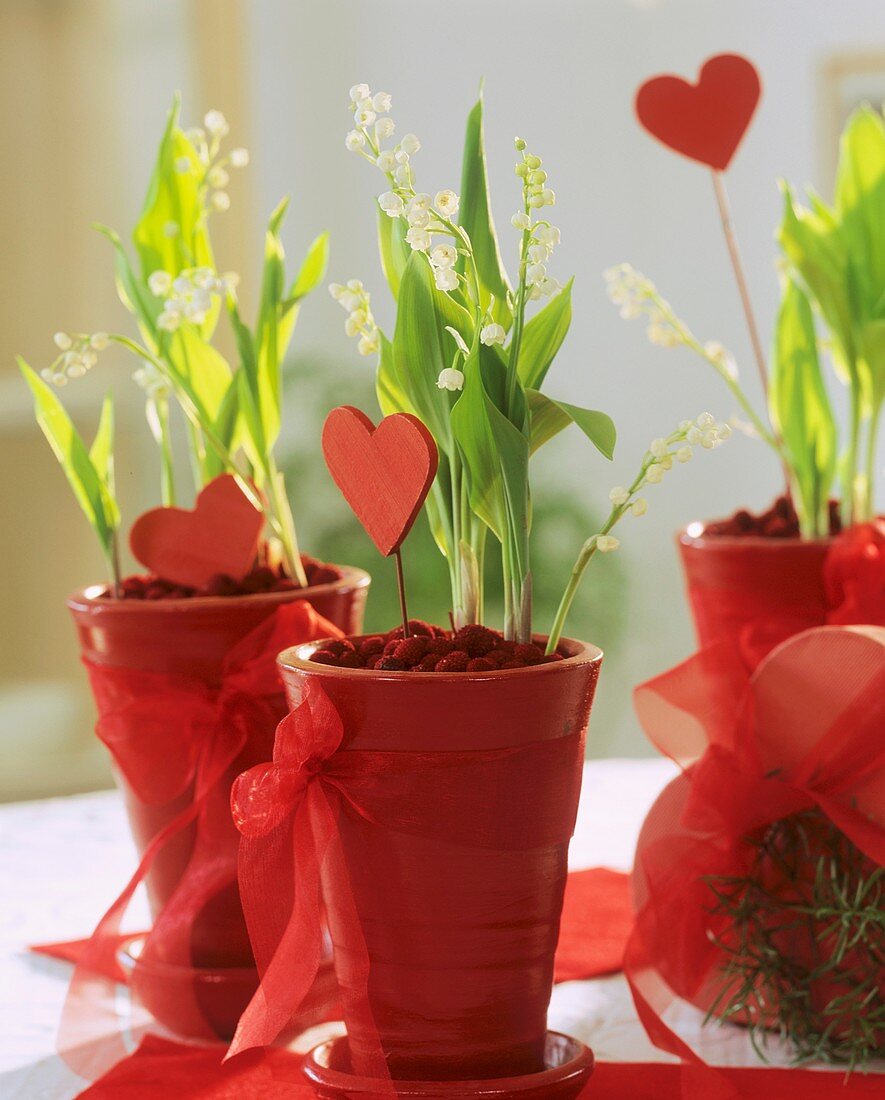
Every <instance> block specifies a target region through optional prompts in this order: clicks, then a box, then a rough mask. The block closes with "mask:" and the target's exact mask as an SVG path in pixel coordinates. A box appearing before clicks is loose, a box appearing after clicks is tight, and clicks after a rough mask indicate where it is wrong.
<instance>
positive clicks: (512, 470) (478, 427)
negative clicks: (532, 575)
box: [452, 350, 530, 541]
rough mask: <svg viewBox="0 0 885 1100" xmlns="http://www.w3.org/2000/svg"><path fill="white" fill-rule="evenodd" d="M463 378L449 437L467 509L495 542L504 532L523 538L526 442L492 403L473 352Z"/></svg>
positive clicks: (526, 513) (526, 514) (526, 512)
mask: <svg viewBox="0 0 885 1100" xmlns="http://www.w3.org/2000/svg"><path fill="white" fill-rule="evenodd" d="M464 375H465V381H464V389H463V390H462V392H461V396H460V397H459V398H458V400H457V402H456V404H455V407H454V408H453V410H452V431H453V432H454V435H455V440H456V442H457V445H458V447H459V449H460V451H461V453H462V455H463V456H464V466H465V469H466V472H467V479H468V492H469V496H470V506H471V508H472V509H473V510H474V512H476V514H477V515H478V516H479V517H480V519H481V520H482V521H483V522H484V523H485V524H486V525H487V526H488V527H489V528H490V529H491V530H492V531H493V532H494V534H495V536H496V537H497V538H498V539H499V540H500V541H504V540H505V539H506V538H507V533H508V529H509V530H511V531H516V532H519V533H520V534H521V537H522V538H527V537H528V526H529V518H530V517H529V488H528V462H529V441H528V439H527V438H526V437H525V435H524V434H523V433H522V432H521V431H520V430H519V429H518V428H517V427H516V425H515V424H513V423H512V422H511V421H510V420H509V419H508V418H507V417H506V416H505V415H504V413H503V412H502V411H501V409H499V408H498V406H497V405H496V403H495V401H494V400H493V399H492V397H491V395H490V393H489V389H488V387H487V385H486V382H485V380H484V378H483V370H482V367H481V360H480V355H479V352H478V350H474V351H473V352H471V354H470V356H468V358H467V361H466V362H465V364H464Z"/></svg>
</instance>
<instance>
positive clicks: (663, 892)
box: [626, 627, 885, 1095]
mask: <svg viewBox="0 0 885 1100" xmlns="http://www.w3.org/2000/svg"><path fill="white" fill-rule="evenodd" d="M636 709H637V713H638V715H639V718H640V721H641V722H642V725H643V727H644V729H645V730H646V732H647V733H648V735H649V737H650V738H651V740H652V741H653V742H654V743H655V744H656V745H657V746H658V747H659V748H660V749H662V751H664V752H665V753H667V754H668V755H670V756H671V757H673V759H675V760H677V761H678V762H680V763H682V764H683V765H685V770H684V772H683V774H682V775H680V776H679V778H677V779H676V780H674V781H673V782H672V783H671V784H670V785H669V786H668V787H667V788H665V790H664V792H663V793H662V794H661V796H660V797H659V799H658V800H657V802H656V803H655V805H654V806H653V807H652V809H651V810H650V812H649V814H648V817H647V819H646V821H645V824H644V826H643V829H642V833H641V836H640V839H639V844H638V848H637V854H636V869H635V871H634V888H635V896H636V902H637V910H638V916H637V923H636V927H635V931H634V933H633V936H632V938H631V940H630V944H629V946H628V949H627V955H626V970H627V974H628V977H629V979H630V982H631V986H632V988H633V994H634V999H635V1001H636V1005H637V1009H638V1011H639V1014H640V1017H641V1019H642V1021H643V1023H644V1025H645V1027H646V1030H647V1031H648V1033H649V1035H650V1037H651V1038H652V1039H653V1041H654V1042H655V1043H656V1044H657V1045H658V1046H660V1047H662V1048H663V1049H665V1050H667V1051H670V1052H671V1053H675V1054H678V1055H680V1056H681V1057H682V1058H683V1059H685V1060H686V1061H688V1062H691V1063H695V1064H697V1063H699V1062H700V1059H699V1058H698V1056H697V1055H696V1054H695V1053H694V1052H693V1051H692V1050H691V1049H690V1048H689V1047H688V1046H687V1044H686V1043H684V1042H683V1041H682V1040H681V1039H679V1038H678V1037H677V1036H676V1035H675V1034H674V1033H673V1032H672V1031H671V1030H670V1029H669V1028H668V1027H667V1026H666V1024H665V1023H664V1022H663V1020H662V1015H663V1013H664V1011H665V1009H666V1007H667V1005H668V1004H669V1003H670V1002H671V1001H672V1000H673V999H674V998H677V997H679V998H683V999H685V1000H688V1001H690V1002H692V1003H693V1004H695V1005H697V1006H699V1007H700V1008H702V1009H703V1010H704V1011H705V1012H707V1013H709V1014H710V1015H712V1016H719V1017H722V1018H723V1019H728V1020H734V1021H737V1022H740V1023H744V1024H747V1025H749V1026H750V1027H751V1028H753V1029H761V1030H763V1031H764V1029H775V1030H777V1031H778V1032H780V1033H781V1034H782V1035H783V1036H784V1037H785V1038H786V1039H787V1040H788V1041H790V1042H791V1043H792V1045H793V1047H794V1049H795V1050H796V1052H797V1053H798V1054H799V1055H801V1056H805V1057H807V1056H817V1057H824V1058H829V1059H837V1060H844V1061H847V1062H849V1063H850V1064H852V1065H856V1064H858V1063H862V1062H863V1061H865V1060H868V1059H870V1058H874V1057H881V1055H882V1054H883V1052H885V1027H883V1024H882V1020H881V1011H880V1009H879V1008H878V1006H879V1005H881V1001H882V996H883V994H885V966H883V959H882V928H883V924H882V911H883V900H885V892H883V885H882V881H883V880H882V867H883V865H885V738H883V731H885V630H883V629H882V628H876V627H846V628H842V627H819V628H815V629H812V630H809V631H805V632H803V633H801V634H798V635H796V636H794V637H792V638H790V639H789V640H787V641H786V642H784V643H782V644H781V645H780V646H778V647H777V648H775V649H774V650H773V651H772V652H771V653H770V654H769V655H768V656H766V657H765V658H763V659H762V661H761V662H760V663H759V664H758V666H757V667H756V668H755V670H754V671H752V672H749V671H747V668H746V665H745V664H744V662H743V660H742V657H741V654H740V652H739V651H738V650H737V648H736V647H735V645H734V644H733V643H730V642H721V643H719V644H717V645H715V646H711V647H708V648H707V649H705V650H704V651H702V652H701V653H699V654H698V655H697V656H695V657H693V658H691V659H690V660H689V661H687V662H685V663H684V664H682V665H679V666H677V667H676V668H675V669H673V670H671V671H670V672H667V673H665V674H663V675H662V676H659V677H657V678H655V679H654V680H651V681H649V682H648V683H646V684H643V685H641V686H640V687H639V688H637V689H636ZM711 1072H712V1071H711ZM708 1083H709V1081H708ZM692 1095H695V1094H692ZM696 1095H711V1093H703V1092H699V1093H697V1094H696Z"/></svg>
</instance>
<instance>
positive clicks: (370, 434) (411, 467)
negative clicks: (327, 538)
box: [323, 405, 439, 557]
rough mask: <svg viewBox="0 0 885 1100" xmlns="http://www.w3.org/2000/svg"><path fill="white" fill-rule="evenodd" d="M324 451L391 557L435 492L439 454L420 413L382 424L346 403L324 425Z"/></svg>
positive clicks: (369, 528)
mask: <svg viewBox="0 0 885 1100" xmlns="http://www.w3.org/2000/svg"><path fill="white" fill-rule="evenodd" d="M323 454H324V455H325V458H326V465H327V466H328V467H329V473H330V474H331V475H332V478H333V479H334V481H335V484H336V485H337V486H338V488H339V489H340V490H341V492H342V493H343V494H344V499H345V500H346V501H347V503H348V504H349V505H350V507H351V508H352V509H353V510H354V512H355V513H356V517H357V519H358V520H359V521H360V523H361V524H362V525H363V527H365V529H366V531H367V532H368V535H369V537H370V538H371V539H372V541H373V542H374V543H375V545H376V546H377V547H378V549H379V550H380V551H381V553H382V554H384V555H385V557H387V556H388V555H390V554H392V553H393V552H394V551H395V550H398V549H399V547H400V545H401V544H402V541H403V539H404V538H405V537H406V535H407V534H408V533H409V529H410V528H411V526H412V524H413V523H414V522H415V517H416V516H417V515H418V512H419V511H420V508H421V505H422V504H423V503H424V498H425V497H426V496H427V494H428V492H429V491H430V486H431V485H432V484H433V479H434V478H435V477H436V468H437V466H438V464H439V453H438V452H437V449H436V443H435V442H434V440H433V436H432V435H431V434H430V432H429V431H428V430H427V428H426V427H425V426H424V425H423V424H422V423H421V421H420V420H419V419H418V417H417V416H411V415H410V414H409V413H394V414H393V415H392V416H385V417H384V419H383V420H382V421H381V423H380V424H379V425H378V427H377V428H376V427H375V425H374V424H373V423H372V421H371V420H370V419H369V418H368V417H367V416H366V414H365V413H363V412H360V410H359V409H354V408H351V407H350V406H349V405H342V406H341V407H340V408H338V409H333V410H332V411H331V412H330V413H329V415H328V416H327V417H326V423H325V425H324V426H323Z"/></svg>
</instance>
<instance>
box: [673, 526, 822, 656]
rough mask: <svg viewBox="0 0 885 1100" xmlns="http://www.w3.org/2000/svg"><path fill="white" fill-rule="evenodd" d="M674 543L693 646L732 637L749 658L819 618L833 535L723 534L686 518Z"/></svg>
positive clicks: (807, 626)
mask: <svg viewBox="0 0 885 1100" xmlns="http://www.w3.org/2000/svg"><path fill="white" fill-rule="evenodd" d="M678 544H679V554H680V557H681V559H682V568H683V570H684V573H685V581H686V587H687V591H688V598H689V603H690V605H691V611H692V617H693V618H694V624H695V632H696V633H697V637H698V642H699V644H700V645H701V646H706V645H710V644H712V643H714V642H718V641H729V642H733V643H735V644H737V645H738V646H739V647H741V648H742V650H744V651H745V652H746V653H747V655H748V657H749V658H750V660H751V663H753V664H755V663H756V661H755V659H754V657H755V656H756V655H757V653H758V655H759V656H761V655H764V652H765V651H767V649H769V648H770V647H771V644H772V643H776V642H779V641H782V640H784V639H785V638H787V637H789V635H791V634H795V633H798V632H799V631H801V630H807V629H809V628H810V627H813V626H820V625H822V624H823V623H825V622H826V621H827V610H828V604H827V593H826V586H825V583H824V563H825V561H826V558H827V554H828V553H829V551H830V548H831V547H832V546H833V539H775V538H761V537H760V538H754V537H740V538H731V537H727V536H719V535H706V534H704V527H703V525H702V524H697V523H693V524H691V525H690V526H689V527H688V528H687V529H686V530H685V531H683V532H681V533H680V535H679V539H678Z"/></svg>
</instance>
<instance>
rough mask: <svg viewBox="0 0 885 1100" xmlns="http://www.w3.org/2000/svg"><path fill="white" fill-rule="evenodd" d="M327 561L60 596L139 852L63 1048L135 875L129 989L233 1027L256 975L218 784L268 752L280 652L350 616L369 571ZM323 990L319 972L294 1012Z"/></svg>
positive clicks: (184, 1024) (166, 1007)
mask: <svg viewBox="0 0 885 1100" xmlns="http://www.w3.org/2000/svg"><path fill="white" fill-rule="evenodd" d="M339 572H340V579H339V580H337V581H335V582H332V583H329V584H325V585H319V586H317V587H315V588H313V589H311V588H307V589H295V590H292V591H286V592H279V593H269V594H261V595H254V596H235V597H192V598H188V599H173V600H128V599H123V600H114V599H109V598H107V597H106V595H104V594H103V590H100V589H96V591H94V592H93V591H92V590H89V589H87V590H85V591H83V592H80V593H77V594H75V595H74V596H72V597H71V598H70V600H69V607H70V610H71V613H72V615H73V617H74V621H75V623H76V626H77V631H78V635H79V639H80V644H81V647H82V652H83V661H84V664H85V665H86V668H87V671H88V673H89V678H90V683H91V686H92V690H93V694H94V696H95V701H96V705H97V708H98V712H99V718H98V724H97V726H96V732H97V734H98V736H99V737H100V739H101V740H102V741H103V742H104V743H105V745H106V746H107V747H108V750H109V751H110V753H111V756H112V758H113V762H114V771H115V774H116V777H117V781H118V784H119V786H120V789H121V791H122V793H123V796H124V799H125V802H126V809H127V813H128V816H129V821H130V825H131V828H132V833H133V836H134V839H135V842H136V846H137V849H138V852H139V856H140V859H141V862H140V864H139V867H138V870H137V872H136V874H135V875H134V876H133V878H132V880H131V881H130V882H129V884H128V886H127V887H126V889H125V890H124V891H123V893H122V894H121V895H120V896H119V897H118V898H117V900H116V901H115V902H114V904H113V905H112V906H111V908H110V909H109V910H108V912H107V913H106V914H105V916H104V917H103V919H102V921H101V922H100V924H99V926H98V928H97V929H96V931H95V933H94V934H93V937H92V939H91V941H90V943H89V945H88V947H87V949H86V953H85V955H84V956H83V957H82V959H81V961H80V963H79V965H78V967H77V970H76V972H75V977H74V980H73V983H72V987H71V993H70V995H69V1000H68V1005H67V1008H66V1013H65V1023H64V1025H63V1029H62V1046H63V1048H65V1049H66V1050H72V1049H73V1048H74V1047H75V1046H77V1045H79V1039H78V1037H79V1036H81V1035H82V1034H84V1033H86V1034H88V1033H89V1032H90V1028H91V1027H92V1024H93V1023H94V1016H95V1012H94V1009H95V1005H96V999H95V998H94V997H92V996H91V992H90V986H91V983H92V982H93V981H96V980H97V975H100V974H107V973H109V972H112V971H113V968H114V961H115V956H116V954H117V952H118V951H119V949H120V937H119V934H118V933H119V928H120V921H121V918H122V916H123V913H124V911H125V909H126V907H127V906H128V904H129V901H130V900H131V897H132V894H133V892H134V890H135V888H136V887H137V885H138V884H139V883H140V882H142V881H143V882H144V883H145V885H146V887H147V891H148V897H149V901H150V906H151V912H152V915H153V918H154V926H153V929H152V930H151V932H150V933H149V935H148V936H147V938H146V939H145V941H144V943H143V945H142V946H141V951H140V954H139V957H138V959H137V960H133V959H131V958H130V959H129V960H128V964H129V969H130V971H131V985H132V988H133V990H134V991H135V993H136V995H137V996H138V997H139V998H140V999H141V1000H142V1001H143V1003H144V1004H145V1005H146V1006H147V1007H148V1008H149V1009H150V1011H151V1012H152V1014H153V1015H154V1016H155V1017H156V1018H157V1019H158V1020H160V1021H161V1022H163V1023H164V1024H166V1026H168V1027H170V1028H172V1029H173V1030H175V1031H177V1032H178V1033H182V1034H185V1035H192V1036H205V1037H214V1038H218V1037H221V1038H229V1037H230V1036H231V1035H232V1034H233V1030H234V1026H235V1023H236V1020H237V1018H238V1016H239V1015H240V1013H241V1012H242V1010H243V1008H244V1007H245V1005H246V1003H248V1000H249V998H250V997H251V996H252V994H253V992H254V990H255V988H256V986H257V982H258V977H257V973H256V971H255V962H254V958H253V955H252V949H251V947H250V944H249V939H248V935H247V931H246V927H245V922H244V919H243V913H242V907H241V904H240V897H239V891H238V887H237V847H238V833H237V831H236V828H235V827H234V825H233V822H232V821H231V818H230V786H231V783H232V782H233V779H234V778H235V777H236V775H238V774H239V773H240V772H241V771H242V770H243V768H244V767H250V766H252V765H254V764H256V763H258V762H259V761H263V760H269V759H270V757H271V753H272V748H273V737H274V730H275V728H276V725H277V723H278V722H279V720H280V719H281V717H282V716H283V715H284V714H285V713H286V702H285V697H284V693H283V688H282V684H281V682H280V678H279V674H278V672H277V668H276V656H277V654H278V652H279V651H280V649H282V648H283V647H284V646H286V645H288V644H291V643H292V642H293V641H296V640H300V641H306V640H308V639H311V638H318V637H323V636H327V635H328V634H329V632H330V630H334V629H336V625H337V624H340V626H341V627H343V628H345V629H352V628H353V625H354V624H355V623H359V622H360V621H361V619H362V610H363V606H364V603H365V597H366V591H367V588H368V584H369V577H368V575H367V574H365V573H363V572H362V571H361V570H358V569H349V568H342V569H340V571H339ZM320 611H324V612H326V613H327V614H328V615H329V616H330V619H331V621H329V620H327V619H326V618H325V617H324V616H323V615H322V614H320V613H319V612H320ZM336 621H337V624H336ZM327 969H328V967H327ZM333 996H334V982H332V981H331V979H330V978H327V979H326V980H325V985H324V994H323V997H322V998H321V1002H322V1003H321V1004H320V1005H319V1006H317V1005H316V1004H313V1005H311V1004H310V1003H308V1005H307V1016H308V1018H310V1017H311V1013H312V1014H313V1016H314V1018H315V1016H316V1014H317V1009H318V1008H319V1011H320V1012H322V1011H323V1010H325V1009H326V1008H328V1005H329V1004H330V1003H331V1000H332V999H333Z"/></svg>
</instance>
